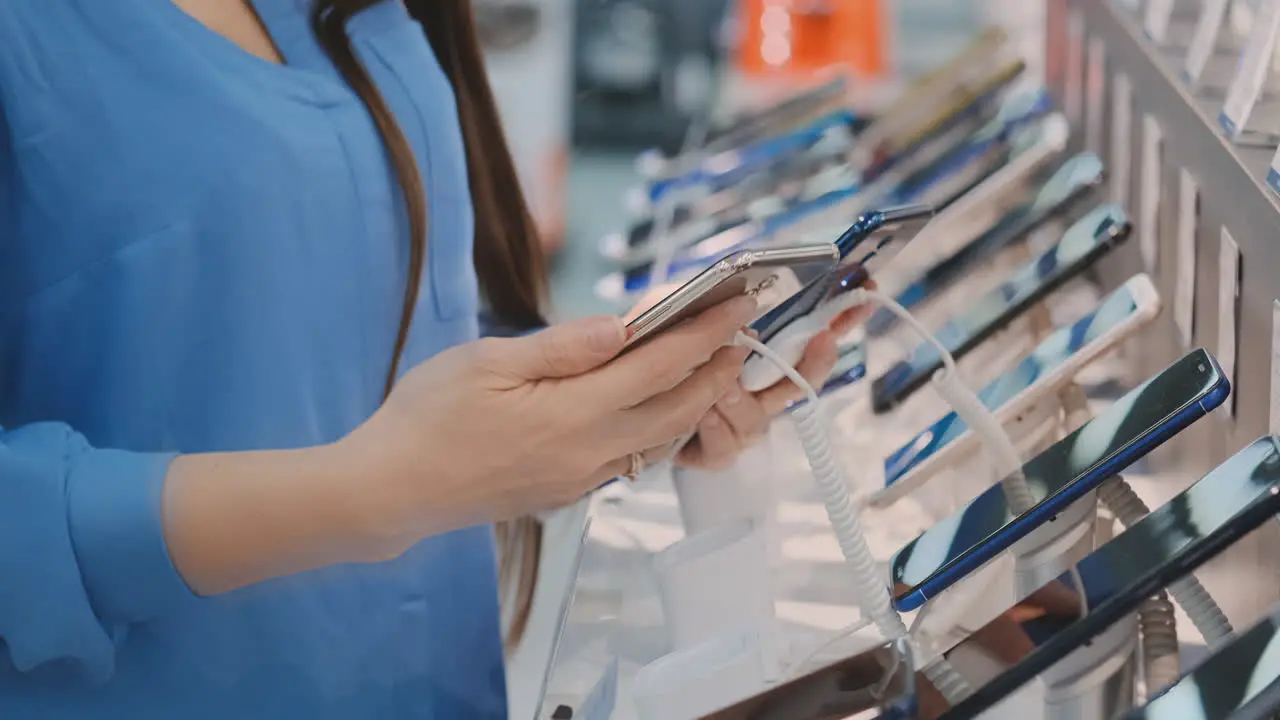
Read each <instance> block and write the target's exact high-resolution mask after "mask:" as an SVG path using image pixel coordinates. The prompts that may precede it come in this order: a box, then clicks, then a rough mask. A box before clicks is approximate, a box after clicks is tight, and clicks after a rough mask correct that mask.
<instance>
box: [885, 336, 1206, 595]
mask: <svg viewBox="0 0 1280 720" xmlns="http://www.w3.org/2000/svg"><path fill="white" fill-rule="evenodd" d="M1227 392H1228V385H1227V382H1226V379H1225V377H1224V376H1223V374H1222V372H1221V370H1219V369H1218V367H1217V363H1216V362H1215V361H1214V360H1213V358H1212V356H1210V355H1209V354H1208V353H1207V352H1205V351H1204V350H1196V351H1194V352H1192V353H1190V354H1189V355H1187V356H1185V357H1183V358H1182V359H1181V360H1178V361H1177V362H1175V363H1174V364H1173V365H1171V366H1170V367H1169V368H1168V369H1166V370H1165V371H1164V372H1162V373H1160V374H1159V375H1157V376H1155V377H1154V378H1152V379H1150V380H1148V381H1147V382H1146V383H1143V384H1142V385H1141V386H1139V387H1137V388H1135V389H1134V390H1132V391H1130V392H1129V393H1128V394H1126V395H1125V396H1124V397H1122V398H1120V399H1119V400H1117V401H1116V402H1115V403H1114V404H1112V405H1111V407H1109V408H1107V409H1106V410H1105V411H1103V412H1102V413H1101V414H1099V415H1098V416H1097V417H1095V418H1093V419H1092V420H1090V421H1089V422H1088V423H1085V424H1084V425H1083V426H1081V427H1080V428H1079V429H1078V430H1076V431H1075V432H1073V433H1071V434H1070V435H1068V436H1067V437H1066V438H1064V439H1063V440H1061V441H1060V442H1058V443H1057V444H1055V445H1053V446H1052V447H1050V448H1049V449H1048V450H1046V451H1044V452H1043V453H1041V454H1039V455H1037V456H1036V457H1034V458H1032V459H1031V460H1030V461H1028V462H1027V464H1025V465H1023V467H1022V472H1023V474H1024V475H1025V476H1026V482H1027V485H1028V487H1029V489H1030V491H1031V494H1032V495H1033V496H1034V498H1035V501H1036V506H1035V507H1034V508H1032V510H1031V511H1029V512H1027V513H1026V514H1024V515H1022V516H1015V515H1014V513H1013V512H1012V510H1011V509H1010V508H1009V506H1008V503H1007V502H1006V501H1005V495H1004V490H1003V488H1002V487H1001V486H1000V485H996V486H993V487H992V488H991V489H990V490H988V491H987V492H984V493H983V494H982V495H980V496H978V498H977V499H975V500H973V501H971V502H969V503H968V504H967V505H965V506H963V507H962V508H961V509H960V510H958V511H957V512H955V513H954V514H952V515H951V516H949V517H947V518H945V519H944V520H942V521H941V522H939V523H938V524H936V525H934V526H933V527H931V528H930V529H928V530H926V531H925V532H924V533H922V534H921V535H920V536H919V537H917V538H916V539H915V540H912V541H911V542H910V543H908V544H907V545H905V546H904V547H903V548H902V549H900V550H899V551H898V552H897V553H895V554H894V556H893V558H892V560H890V568H891V574H892V578H893V582H894V584H895V586H897V587H899V588H900V589H901V590H900V592H899V593H898V594H897V597H896V598H895V604H896V605H897V606H898V609H899V610H903V611H908V610H914V609H916V608H918V607H920V606H921V605H923V604H924V602H925V601H926V600H927V599H928V598H932V597H935V596H937V595H938V594H939V593H941V592H942V591H943V590H945V589H947V588H948V587H950V586H951V585H952V584H954V583H956V582H958V581H959V580H960V579H962V578H963V577H964V576H965V575H967V574H968V573H969V572H972V571H973V570H975V569H977V568H978V567H979V566H981V565H982V563H984V562H986V561H987V560H989V559H991V558H992V557H994V556H995V555H997V554H998V553H1000V552H1002V551H1004V550H1005V549H1007V548H1008V547H1009V546H1010V545H1012V544H1013V543H1014V542H1016V541H1018V540H1019V539H1021V538H1022V537H1024V536H1025V535H1026V534H1027V533H1029V532H1030V531H1031V530H1032V529H1034V527H1035V526H1036V525H1038V524H1040V523H1041V522H1044V521H1047V520H1049V518H1050V517H1052V516H1053V515H1055V514H1056V513H1058V512H1060V511H1062V510H1064V509H1065V508H1066V507H1067V506H1068V505H1069V504H1070V503H1072V502H1074V501H1075V500H1077V499H1079V498H1080V497H1082V496H1083V495H1084V494H1085V493H1087V492H1089V491H1091V490H1092V489H1093V488H1094V487H1096V486H1097V485H1098V484H1099V483H1101V482H1102V481H1103V480H1105V479H1107V478H1109V477H1111V476H1112V475H1114V474H1116V473H1118V472H1121V471H1122V470H1124V468H1126V467H1128V465H1129V464H1131V463H1133V462H1134V461H1135V460H1137V459H1138V458H1139V457H1141V456H1142V455H1144V454H1145V453H1147V452H1150V450H1152V449H1153V448H1155V447H1156V446H1158V445H1159V444H1160V443H1161V442H1163V441H1164V440H1166V439H1167V438H1168V437H1170V436H1172V435H1173V434H1175V433H1176V432H1178V431H1179V430H1181V429H1182V428H1184V427H1186V426H1187V425H1190V424H1191V423H1192V422H1194V421H1195V420H1196V419H1198V418H1200V417H1203V416H1204V414H1205V413H1206V412H1208V411H1209V410H1211V409H1213V408H1214V407H1216V406H1217V405H1219V404H1221V403H1222V401H1223V400H1224V399H1225V398H1226V395H1227Z"/></svg>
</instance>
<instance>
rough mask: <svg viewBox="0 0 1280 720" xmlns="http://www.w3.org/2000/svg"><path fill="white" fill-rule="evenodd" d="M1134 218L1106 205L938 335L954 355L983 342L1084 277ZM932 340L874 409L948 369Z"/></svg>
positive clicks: (879, 393) (892, 374)
mask: <svg viewBox="0 0 1280 720" xmlns="http://www.w3.org/2000/svg"><path fill="white" fill-rule="evenodd" d="M1131 229H1132V226H1131V224H1130V223H1129V218H1128V216H1127V215H1126V214H1125V212H1124V210H1123V209H1121V207H1120V206H1119V205H1104V206H1102V207H1099V208H1096V209H1095V210H1094V211H1093V212H1091V213H1089V214H1088V215H1085V216H1084V217H1083V218H1081V219H1080V221H1079V222H1077V223H1076V224H1075V225H1072V226H1071V228H1070V229H1068V230H1067V232H1066V233H1065V234H1064V235H1063V236H1062V240H1060V241H1059V242H1058V244H1057V245H1055V246H1054V247H1053V248H1051V249H1049V250H1047V251H1045V252H1044V253H1043V254H1041V255H1040V257H1037V258H1035V259H1034V260H1032V261H1031V262H1029V263H1027V264H1025V265H1023V266H1022V267H1020V268H1018V269H1017V270H1015V271H1014V273H1013V275H1012V276H1010V277H1009V279H1008V280H1006V281H1004V282H1003V283H1001V284H1000V285H999V286H997V287H995V288H994V289H992V290H991V291H990V292H988V293H986V294H985V295H983V296H981V297H979V298H978V299H977V300H974V301H973V302H971V303H968V309H967V310H965V311H964V312H961V313H960V314H958V315H955V316H954V317H952V318H951V319H950V320H948V321H947V323H946V324H944V325H943V326H942V327H941V328H939V329H938V330H937V331H935V332H934V336H935V337H936V338H937V339H938V341H939V342H941V343H942V345H943V346H945V347H946V348H947V350H948V351H949V352H950V353H951V354H952V355H953V356H954V357H957V358H959V357H961V356H963V355H964V354H965V353H967V352H969V351H970V350H973V349H974V348H976V347H978V346H979V345H981V344H982V343H983V342H984V341H985V340H986V339H987V338H989V337H991V336H992V335H994V334H996V333H997V332H999V331H1000V330H1002V329H1004V327H1005V326H1006V325H1008V324H1009V323H1010V322H1012V321H1013V320H1014V319H1015V318H1017V317H1018V316H1019V315H1021V314H1022V313H1024V312H1026V311H1027V310H1028V309H1030V308H1031V307H1033V306H1034V305H1035V304H1036V303H1038V302H1040V301H1041V300H1043V299H1044V298H1045V297H1046V296H1048V295H1049V294H1050V293H1052V292H1053V291H1054V290H1057V289H1058V288H1059V287H1061V286H1063V285H1064V284H1066V282H1067V281H1068V280H1071V279H1072V278H1075V277H1077V276H1079V275H1080V274H1081V273H1083V272H1084V271H1085V270H1088V269H1089V268H1090V267H1092V266H1093V265H1094V263H1096V262H1098V260H1099V259H1101V258H1102V257H1103V256H1105V255H1106V254H1107V253H1109V252H1111V251H1112V250H1113V249H1115V248H1116V247H1117V246H1118V245H1119V244H1120V243H1122V242H1124V241H1125V240H1126V239H1128V237H1129V233H1130V230H1131ZM942 365H943V363H942V357H941V356H940V355H939V354H938V350H937V348H936V347H934V345H933V344H932V343H927V342H922V343H920V344H919V345H917V346H916V347H915V349H914V350H912V352H911V354H910V355H909V356H908V357H907V358H906V359H904V360H901V361H899V362H897V363H896V364H894V365H893V366H892V367H890V368H889V369H888V370H887V371H885V373H884V374H883V375H881V376H880V377H878V378H876V381H875V384H874V385H873V386H872V396H871V408H872V410H873V411H874V412H876V413H886V412H889V411H890V410H892V409H893V408H895V407H897V406H898V405H900V404H902V403H903V402H904V401H906V399H907V398H908V397H910V396H911V394H912V393H914V392H915V391H916V390H919V389H920V388H921V387H924V385H925V384H926V383H927V382H928V381H929V378H930V377H931V376H932V375H933V374H934V373H935V372H937V371H938V370H940V369H941V368H942Z"/></svg>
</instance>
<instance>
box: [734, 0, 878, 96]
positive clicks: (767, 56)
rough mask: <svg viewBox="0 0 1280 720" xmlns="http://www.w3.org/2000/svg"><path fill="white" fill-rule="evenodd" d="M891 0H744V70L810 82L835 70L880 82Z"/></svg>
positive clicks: (740, 59) (741, 38)
mask: <svg viewBox="0 0 1280 720" xmlns="http://www.w3.org/2000/svg"><path fill="white" fill-rule="evenodd" d="M884 5H885V0H738V20H739V22H740V23H741V25H740V27H739V45H738V48H737V64H738V69H739V70H740V71H742V72H743V73H744V74H747V75H752V76H779V75H781V76H787V75H796V76H807V75H810V74H812V73H813V72H815V71H819V70H824V69H827V68H832V67H843V68H847V69H848V70H850V71H851V72H853V73H854V74H855V75H857V76H859V77H864V78H874V77H879V76H881V75H883V74H884V73H885V72H886V70H887V69H888V68H887V65H888V63H887V61H886V56H887V50H888V49H887V47H886V45H887V44H888V43H887V42H886V34H887V33H888V31H889V26H888V22H887V21H888V18H887V17H886V12H885V9H884Z"/></svg>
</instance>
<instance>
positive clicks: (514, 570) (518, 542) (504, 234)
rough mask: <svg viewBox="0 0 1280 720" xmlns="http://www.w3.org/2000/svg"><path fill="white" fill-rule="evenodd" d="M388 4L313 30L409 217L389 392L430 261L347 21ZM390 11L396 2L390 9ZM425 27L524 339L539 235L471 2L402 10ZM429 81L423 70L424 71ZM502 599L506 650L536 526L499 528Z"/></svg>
mask: <svg viewBox="0 0 1280 720" xmlns="http://www.w3.org/2000/svg"><path fill="white" fill-rule="evenodd" d="M383 1H384V0H317V1H316V5H315V8H314V10H313V14H312V26H313V28H314V30H315V33H316V36H317V37H318V38H319V40H320V44H321V45H322V46H323V47H324V48H325V51H326V52H327V53H328V54H329V57H330V58H331V59H332V61H333V63H334V64H335V65H336V66H337V68H338V70H339V71H340V72H341V73H342V76H343V77H344V78H345V79H346V81H347V83H348V84H349V85H350V86H351V88H352V89H353V90H354V91H355V92H356V94H358V95H359V96H360V98H361V100H363V101H364V104H365V106H366V107H367V108H368V110H369V114H370V115H371V116H372V117H373V120H374V122H375V124H376V125H377V127H378V132H379V133H380V134H381V136H382V141H383V143H384V144H385V145H386V147H387V150H388V154H389V155H390V158H391V163H392V166H393V167H394V169H395V173H396V177H397V179H398V180H399V182H400V188H401V191H402V192H403V193H404V201H405V207H406V208H407V209H408V213H409V238H408V242H409V263H410V264H409V283H408V285H407V286H406V287H405V292H404V305H403V308H402V310H401V315H400V330H399V332H398V334H397V335H396V344H395V347H394V349H393V350H394V354H393V355H392V360H391V368H390V370H389V372H388V375H387V383H386V391H387V392H388V393H389V392H390V391H391V387H392V385H393V384H394V383H395V379H396V375H397V371H398V366H399V362H400V355H401V353H402V352H403V351H404V346H405V342H406V341H407V339H408V335H409V326H410V324H411V322H412V320H413V309H414V307H415V306H416V305H417V302H418V286H419V284H420V283H421V281H422V271H423V264H424V262H425V258H426V244H427V241H428V238H427V212H428V208H427V195H426V191H425V189H424V186H423V181H422V173H421V171H420V169H419V168H418V163H417V160H416V158H415V156H414V154H413V150H412V148H411V147H410V145H409V142H408V140H407V139H406V138H405V135H404V133H403V132H402V130H401V128H400V126H399V124H398V123H397V122H396V118H395V116H394V115H393V114H392V112H391V110H390V108H388V107H387V104H386V101H385V100H384V99H383V97H382V94H381V93H380V92H379V91H378V88H377V86H376V85H375V84H374V83H373V81H372V80H371V79H370V77H369V74H368V72H367V71H366V69H365V68H364V66H363V65H362V64H361V63H360V60H359V58H358V57H357V56H356V54H355V52H354V51H353V50H352V46H351V41H350V39H349V38H348V36H347V32H346V24H347V21H348V20H349V19H350V18H351V17H352V16H354V15H355V14H356V13H359V12H360V11H362V10H364V9H366V8H368V7H370V6H372V5H376V4H378V3H379V2H383ZM386 1H394V0H386ZM404 4H405V6H406V7H407V8H408V10H409V13H410V14H411V15H412V16H413V18H414V19H415V20H417V21H418V23H420V24H421V25H422V27H423V31H424V32H425V33H426V35H427V39H428V40H429V41H430V44H431V48H432V50H434V51H435V54H436V58H437V59H438V61H439V62H440V65H441V67H443V68H444V72H445V74H446V75H447V76H448V77H449V81H450V82H451V83H452V85H453V91H454V95H455V96H456V98H457V112H458V120H459V121H460V123H461V125H462V135H463V139H464V141H465V145H466V151H467V171H468V174H469V177H470V185H471V187H470V190H471V201H472V204H473V205H474V207H475V228H476V229H475V268H476V274H477V275H478V276H479V279H480V288H481V290H482V292H483V293H484V296H485V300H486V301H487V304H488V309H489V311H490V312H491V313H492V315H493V317H494V319H495V320H497V321H498V322H500V323H502V324H503V325H504V326H506V327H508V328H511V329H516V330H524V329H531V328H535V327H538V326H540V325H542V324H543V318H542V313H541V310H540V304H541V303H540V300H541V298H542V294H543V287H544V283H545V278H546V271H545V265H544V261H543V257H542V250H541V245H540V243H539V241H538V236H537V231H536V229H535V227H534V223H533V219H532V217H531V216H530V213H529V208H528V205H527V204H526V203H525V199H524V196H523V194H522V193H521V191H520V185H519V183H518V182H517V180H516V169H515V163H514V162H513V161H512V159H511V151H510V149H509V148H508V147H507V141H506V135H505V134H504V133H503V129H502V122H501V120H500V118H499V116H498V108H497V103H496V102H495V101H494V98H493V91H492V89H491V88H490V87H489V79H488V75H487V74H486V73H485V67H484V60H483V57H482V55H481V48H480V39H479V36H478V35H477V33H476V22H475V15H474V13H473V10H472V7H471V1H470V0H404ZM424 72H425V69H424ZM496 534H497V540H498V551H499V556H500V558H501V562H500V563H499V573H498V575H499V580H500V582H501V585H502V587H503V588H504V589H503V592H502V598H503V599H504V600H510V601H511V602H513V603H514V606H513V607H512V611H511V613H510V617H511V622H510V625H509V627H508V629H507V645H508V648H511V647H514V646H515V645H516V644H517V643H519V641H520V638H521V637H522V636H523V634H524V630H525V628H526V626H527V625H528V620H529V613H530V611H531V609H532V604H533V590H534V587H535V586H536V584H537V573H538V558H539V556H540V554H541V545H542V527H541V525H540V524H539V523H538V522H537V521H536V520H534V519H533V518H520V519H518V520H515V521H513V522H507V523H500V524H499V525H498V527H497V533H496Z"/></svg>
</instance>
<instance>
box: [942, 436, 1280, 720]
mask: <svg viewBox="0 0 1280 720" xmlns="http://www.w3.org/2000/svg"><path fill="white" fill-rule="evenodd" d="M1277 513H1280V442H1278V441H1277V438H1275V437H1272V436H1268V437H1264V438H1261V439H1259V440H1257V441H1255V442H1254V443H1252V444H1251V445H1249V446H1248V447H1246V448H1245V449H1243V450H1241V451H1240V452H1238V453H1236V454H1235V455H1234V456H1232V457H1231V458H1230V459H1228V460H1227V461H1226V462H1224V463H1223V464H1221V465H1219V466H1218V467H1217V468H1215V469H1214V470H1212V471H1211V472H1210V473H1209V474H1208V475H1206V476H1205V477H1204V478H1202V479H1201V480H1200V481H1199V482H1197V483H1196V484H1194V485H1192V486H1191V487H1190V488H1188V489H1187V490H1186V491H1185V492H1183V493H1182V494H1180V495H1178V496H1177V497H1175V498H1173V499H1172V500H1170V501H1169V502H1168V503H1166V504H1165V505H1163V506H1161V507H1159V508H1157V509H1156V510H1155V511H1153V512H1152V513H1151V514H1150V515H1148V516H1147V517H1145V518H1143V519H1142V520H1141V521H1140V522H1138V523H1137V524H1135V525H1134V526H1133V527H1131V528H1129V529H1128V530H1126V531H1125V532H1124V533H1122V534H1120V535H1119V536H1118V537H1116V538H1114V539H1113V540H1111V542H1109V543H1107V544H1106V545H1103V546H1102V547H1101V548H1099V549H1098V550H1096V551H1094V552H1093V554H1091V555H1089V556H1088V557H1086V558H1085V559H1084V560H1081V561H1080V563H1079V565H1077V566H1076V569H1077V570H1078V571H1079V575H1080V577H1081V578H1082V579H1083V581H1084V588H1082V589H1081V590H1082V592H1083V596H1084V598H1085V599H1086V600H1087V610H1088V612H1087V613H1084V614H1083V615H1082V616H1079V617H1076V618H1062V619H1061V622H1058V623H1041V624H1040V625H1041V627H1039V628H1037V629H1036V630H1035V631H1031V630H1030V629H1028V628H1025V627H1024V631H1026V632H1027V635H1028V639H1030V640H1031V642H1032V644H1034V646H1035V649H1034V650H1032V651H1031V652H1030V653H1029V654H1027V655H1026V656H1024V657H1023V658H1022V659H1021V661H1019V662H1018V663H1017V664H1015V665H1013V666H1012V667H1009V668H1007V669H1005V670H1003V671H1002V672H1000V673H999V674H997V675H996V676H995V677H993V678H992V679H990V680H988V681H987V682H986V683H985V684H983V685H982V686H980V687H978V688H976V689H975V690H974V692H973V694H971V695H970V696H969V697H968V698H966V699H965V700H963V701H961V702H959V703H957V704H956V705H955V706H954V707H952V708H951V709H950V710H949V711H947V712H946V713H944V714H943V715H942V718H943V719H944V720H966V719H967V718H976V717H978V716H979V715H980V714H982V713H984V712H985V711H987V710H989V709H990V708H992V707H994V706H995V705H996V704H997V703H999V702H1000V701H1002V700H1004V699H1005V698H1007V697H1009V696H1010V695H1011V694H1013V692H1014V691H1016V690H1018V689H1019V688H1020V687H1022V686H1023V685H1025V684H1026V683H1028V682H1031V681H1032V680H1034V679H1035V678H1036V677H1037V676H1038V675H1040V673H1042V672H1044V671H1046V670H1048V669H1049V668H1051V667H1053V665H1054V664H1055V663H1057V662H1058V661H1059V660H1061V659H1063V658H1064V657H1066V656H1067V655H1069V654H1070V653H1072V652H1073V651H1075V650H1077V649H1079V648H1081V647H1083V646H1084V645H1086V644H1088V643H1089V642H1091V641H1093V640H1094V639H1095V638H1097V637H1098V636H1100V635H1102V634H1103V633H1104V632H1106V631H1107V630H1108V629H1110V628H1111V627H1112V626H1114V625H1115V624H1116V623H1117V622H1120V621H1121V620H1124V619H1125V618H1128V617H1131V616H1132V615H1133V614H1134V613H1135V612H1137V610H1138V607H1139V606H1140V605H1141V604H1142V602H1143V601H1144V600H1146V599H1147V598H1149V597H1151V596H1153V595H1155V594H1156V593H1158V592H1160V590H1162V589H1163V588H1165V587H1167V586H1168V585H1169V584H1170V583H1172V582H1174V581H1176V580H1178V579H1180V578H1183V577H1186V576H1188V575H1190V574H1191V573H1193V572H1194V571H1195V570H1196V569H1197V568H1199V567H1200V566H1201V565H1203V564H1204V563H1206V562H1207V561H1209V560H1210V559H1212V558H1214V557H1215V556H1217V555H1218V554H1219V553H1221V552H1222V551H1223V550H1225V549H1227V548H1228V547H1230V546H1231V545H1232V544H1234V543H1235V542H1236V541H1238V540H1240V539H1241V538H1242V537H1244V536H1245V535H1247V534H1248V533H1250V532H1251V531H1253V530H1255V529H1256V528H1258V527H1259V526H1260V525H1262V524H1263V523H1264V522H1266V521H1268V520H1270V519H1272V518H1274V517H1275V516H1276V514H1277ZM1050 582H1058V583H1062V584H1064V585H1066V586H1068V587H1075V585H1074V584H1073V583H1072V582H1071V579H1070V574H1064V575H1063V576H1061V577H1059V578H1058V579H1056V580H1052V581H1050ZM1045 625H1049V626H1050V627H1044V626H1045ZM1054 625H1056V626H1054ZM990 627H992V626H990V625H989V626H987V628H984V630H986V629H988V628H990ZM983 634H984V632H983V630H979V631H978V632H977V633H974V635H973V636H971V637H970V638H969V639H968V640H966V641H964V642H963V643H961V644H960V645H959V646H957V648H956V650H953V651H952V653H951V657H952V659H953V662H956V660H955V658H956V656H957V652H956V651H958V650H959V649H960V648H962V647H965V646H970V645H972V646H976V640H975V638H977V637H980V636H982V635H983ZM961 656H962V655H961ZM957 669H961V668H960V667H959V666H958V668H957ZM1233 672H1235V673H1240V669H1239V668H1235V669H1233ZM1240 674H1243V673H1240ZM1237 682H1238V681H1237ZM1165 717H1177V718H1179V719H1180V720H1181V718H1191V717H1204V716H1201V715H1197V714H1195V713H1194V712H1193V713H1187V714H1183V713H1177V714H1174V715H1167V716H1165ZM1218 717H1226V715H1222V716H1218ZM1233 717H1234V716H1233Z"/></svg>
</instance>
